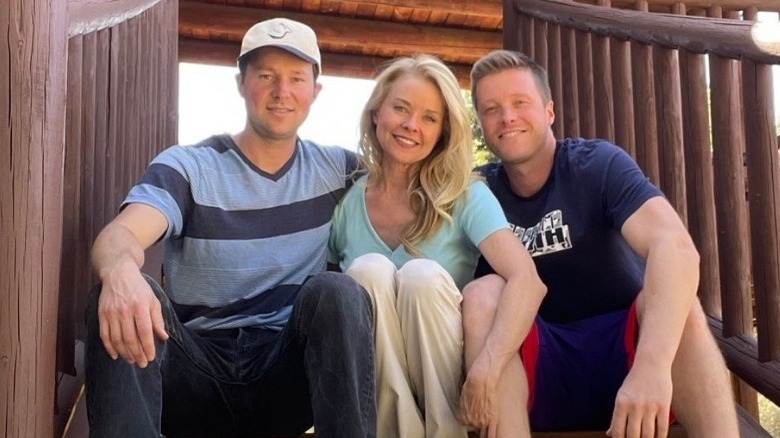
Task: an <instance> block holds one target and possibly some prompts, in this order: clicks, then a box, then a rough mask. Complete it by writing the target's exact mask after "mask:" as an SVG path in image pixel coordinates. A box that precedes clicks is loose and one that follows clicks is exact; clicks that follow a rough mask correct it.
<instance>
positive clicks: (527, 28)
mask: <svg viewBox="0 0 780 438" xmlns="http://www.w3.org/2000/svg"><path fill="white" fill-rule="evenodd" d="M535 24H536V20H535V19H533V18H531V17H529V16H527V15H522V16H521V17H520V27H521V28H520V31H521V32H522V36H521V43H522V45H521V46H520V51H522V52H523V53H525V54H526V55H528V56H530V57H531V58H533V57H534V55H535V53H534V47H535V45H536V41H535V39H534V25H535Z"/></svg>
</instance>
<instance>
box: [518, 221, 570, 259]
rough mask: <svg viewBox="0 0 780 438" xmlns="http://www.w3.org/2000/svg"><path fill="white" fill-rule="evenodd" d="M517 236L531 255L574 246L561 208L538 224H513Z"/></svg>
mask: <svg viewBox="0 0 780 438" xmlns="http://www.w3.org/2000/svg"><path fill="white" fill-rule="evenodd" d="M511 227H512V231H513V232H514V233H515V236H517V237H519V238H520V240H521V241H522V242H523V245H525V247H526V249H527V250H528V251H529V252H530V253H531V257H536V256H540V255H545V254H550V253H554V252H558V251H563V250H566V249H570V248H571V247H572V243H571V235H570V234H569V226H568V225H566V224H564V223H563V213H562V212H561V210H554V211H551V212H549V213H547V214H545V215H544V216H542V220H540V221H539V223H538V224H536V225H534V226H533V227H530V228H523V227H521V226H517V225H514V224H511Z"/></svg>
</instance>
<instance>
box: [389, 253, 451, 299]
mask: <svg viewBox="0 0 780 438" xmlns="http://www.w3.org/2000/svg"><path fill="white" fill-rule="evenodd" d="M396 280H397V283H398V298H399V300H405V301H411V302H417V303H420V304H421V305H427V304H431V303H432V302H434V301H439V300H442V299H444V300H447V299H449V300H454V301H455V302H457V303H460V300H461V298H462V296H461V293H460V291H459V290H458V287H457V286H456V285H455V281H454V280H453V279H452V276H450V274H449V273H448V272H447V271H446V270H445V269H444V268H443V267H442V266H441V265H440V264H438V263H437V262H435V261H433V260H429V259H414V260H410V261H408V262H406V263H405V264H404V265H403V266H402V267H401V269H399V270H398V274H396Z"/></svg>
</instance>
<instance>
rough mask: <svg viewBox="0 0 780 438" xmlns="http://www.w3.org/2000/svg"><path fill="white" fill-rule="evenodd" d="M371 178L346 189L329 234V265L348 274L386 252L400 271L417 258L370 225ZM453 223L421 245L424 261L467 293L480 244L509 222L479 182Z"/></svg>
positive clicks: (460, 202) (471, 186)
mask: <svg viewBox="0 0 780 438" xmlns="http://www.w3.org/2000/svg"><path fill="white" fill-rule="evenodd" d="M367 181H368V177H367V176H363V177H361V178H360V179H359V180H358V181H357V182H356V183H355V185H354V186H352V188H351V189H349V190H348V191H347V194H346V195H344V198H343V199H342V200H341V203H340V204H339V205H338V206H337V207H336V211H335V213H334V215H333V222H332V225H331V232H330V246H329V249H330V254H329V262H330V263H333V264H338V265H339V266H340V267H341V270H342V271H346V270H347V268H348V267H349V266H350V264H352V261H353V260H355V259H356V258H357V257H360V256H361V255H364V254H368V253H378V254H382V255H384V256H385V257H387V258H388V259H390V260H391V261H392V262H393V263H394V264H395V266H396V267H397V268H400V267H401V266H403V265H404V263H406V262H408V261H409V260H412V259H413V258H415V257H413V256H412V255H410V254H409V253H407V252H406V249H405V248H404V246H403V245H399V246H398V248H390V247H388V246H387V244H385V242H384V241H383V240H382V239H381V238H380V237H379V235H378V234H377V233H376V231H375V230H374V227H373V226H372V225H371V221H370V220H369V218H368V211H367V210H366V202H365V199H366V198H365V193H366V182H367ZM452 216H453V221H452V222H448V221H444V222H443V223H442V225H441V227H440V228H439V230H438V231H437V232H436V233H435V234H434V235H433V236H431V237H430V238H428V239H427V240H425V241H423V242H420V243H419V244H418V248H419V250H420V256H419V257H420V258H426V259H430V260H433V261H435V262H437V263H439V264H440V265H441V266H442V267H443V268H444V269H445V270H446V271H447V272H449V274H450V275H451V276H452V278H453V280H455V284H456V285H457V286H458V288H459V289H463V286H465V285H466V283H468V282H469V281H471V280H472V279H473V278H474V269H475V268H476V266H477V260H478V259H479V256H480V252H479V248H478V245H479V244H480V242H482V240H483V239H485V238H486V237H487V236H489V235H491V234H492V233H494V232H495V231H497V230H499V229H501V228H508V222H507V220H506V216H504V212H503V210H502V209H501V205H500V204H499V203H498V200H496V198H495V196H494V195H493V193H491V191H490V189H488V187H487V185H485V183H484V182H482V181H479V180H475V181H473V182H471V184H469V187H468V190H467V192H466V193H465V194H464V195H463V196H461V197H460V198H459V199H458V200H457V201H455V206H454V208H453V214H452Z"/></svg>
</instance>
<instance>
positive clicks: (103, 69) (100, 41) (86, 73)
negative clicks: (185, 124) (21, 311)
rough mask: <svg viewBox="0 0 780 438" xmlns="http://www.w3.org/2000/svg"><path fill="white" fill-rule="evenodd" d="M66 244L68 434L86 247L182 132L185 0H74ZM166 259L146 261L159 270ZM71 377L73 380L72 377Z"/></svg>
mask: <svg viewBox="0 0 780 438" xmlns="http://www.w3.org/2000/svg"><path fill="white" fill-rule="evenodd" d="M69 15H70V17H69V19H70V20H69V33H68V45H67V47H68V66H67V68H68V71H67V102H66V105H67V112H66V127H65V162H64V182H65V183H64V185H63V187H62V190H63V201H64V202H63V233H62V236H63V240H62V253H61V257H60V258H59V259H58V263H60V264H61V269H60V282H59V284H60V288H59V290H60V300H59V315H58V332H57V333H58V339H57V365H58V366H57V370H58V374H59V375H58V388H57V390H58V404H59V406H61V407H62V409H60V410H59V412H58V414H59V415H58V416H57V417H56V418H55V422H56V423H57V424H56V425H55V431H60V432H61V431H62V428H63V427H64V424H63V422H64V421H65V420H66V419H67V414H68V409H70V408H71V407H72V406H73V400H74V397H75V394H76V393H77V391H76V389H77V388H78V386H79V385H80V384H81V382H82V381H83V373H82V372H81V371H82V369H83V368H82V367H81V360H82V358H81V354H80V352H77V346H79V347H80V343H79V342H78V339H83V336H84V323H83V321H84V316H83V312H84V307H85V300H86V297H87V293H88V291H89V289H90V287H91V285H93V284H94V283H95V281H96V279H95V276H94V274H93V273H92V272H91V270H90V263H89V250H90V247H91V245H92V241H93V240H94V238H95V237H96V235H97V233H98V232H99V231H100V229H101V228H103V226H104V225H105V224H106V223H107V222H108V221H109V220H110V219H111V218H113V216H114V215H115V214H116V213H117V211H118V208H119V205H120V203H121V201H122V199H123V198H124V196H125V195H126V193H127V191H128V189H129V188H130V186H131V185H132V184H133V183H135V182H136V181H137V179H138V178H139V176H140V175H141V174H142V172H143V170H144V169H145V167H146V166H147V164H148V163H149V161H151V159H152V158H153V157H154V155H156V154H157V153H158V152H159V151H160V150H161V149H162V148H163V147H165V146H166V145H170V144H174V143H175V142H176V138H177V128H178V126H177V123H178V121H177V117H178V115H177V113H178V103H177V98H178V89H177V87H178V56H177V47H178V35H177V24H178V2H177V1H176V0H70V3H69ZM159 263H160V260H159V258H155V257H154V255H152V256H151V257H149V259H148V264H149V265H156V266H152V267H150V268H149V271H150V273H152V274H153V275H157V276H159V272H160V271H159ZM71 376H73V377H71Z"/></svg>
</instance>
